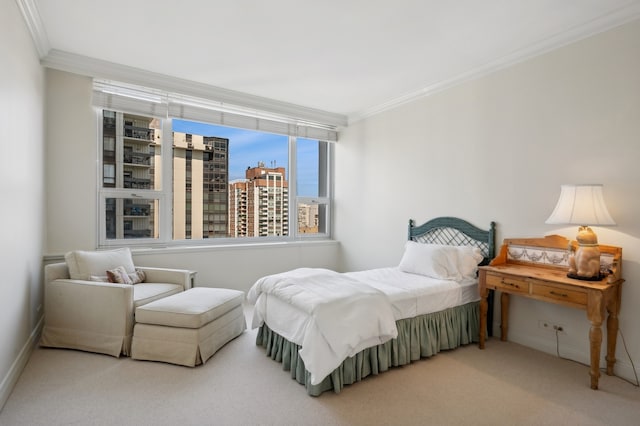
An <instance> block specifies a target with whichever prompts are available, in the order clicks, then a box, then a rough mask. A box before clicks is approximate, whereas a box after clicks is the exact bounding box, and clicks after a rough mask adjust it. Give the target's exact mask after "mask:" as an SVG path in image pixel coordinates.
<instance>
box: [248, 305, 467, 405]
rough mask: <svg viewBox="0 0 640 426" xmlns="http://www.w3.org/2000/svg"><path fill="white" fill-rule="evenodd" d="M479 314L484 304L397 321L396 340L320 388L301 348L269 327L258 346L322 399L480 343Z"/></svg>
mask: <svg viewBox="0 0 640 426" xmlns="http://www.w3.org/2000/svg"><path fill="white" fill-rule="evenodd" d="M479 313H480V303H479V302H472V303H468V304H466V305H462V306H457V307H454V308H450V309H447V310H444V311H440V312H435V313H432V314H426V315H420V316H418V317H415V318H408V319H402V320H399V321H396V325H397V327H398V337H397V338H396V339H392V340H390V341H388V342H386V343H384V344H382V345H377V346H373V347H371V348H367V349H364V350H363V351H361V352H358V353H357V354H356V355H355V356H353V357H350V358H347V359H346V360H344V362H343V363H342V364H341V365H340V366H339V367H338V368H336V369H335V370H334V371H333V372H332V373H331V374H330V375H328V376H327V377H326V378H325V379H324V380H323V381H322V382H321V383H319V384H317V385H311V379H310V374H309V372H308V371H307V370H306V369H305V366H304V362H303V361H302V358H300V356H299V354H298V351H299V349H300V346H298V345H296V344H295V343H291V342H289V341H288V340H286V339H285V338H284V337H282V336H280V335H279V334H277V333H275V332H274V331H272V330H271V329H270V328H269V327H268V326H267V325H266V324H263V325H262V326H261V327H260V329H259V330H258V335H257V338H256V344H257V345H260V346H263V347H264V348H265V349H266V352H267V356H270V357H271V358H272V359H273V360H274V361H278V362H281V363H282V367H283V369H284V370H285V371H290V372H291V378H292V379H295V380H296V381H297V382H298V383H300V384H303V385H305V387H306V389H307V393H308V394H309V395H311V396H318V395H320V394H321V393H322V392H325V391H328V390H332V389H333V391H334V392H336V393H339V392H340V390H341V389H342V388H343V387H344V386H345V385H350V384H353V383H355V382H358V381H360V380H362V379H364V378H365V377H367V376H369V375H371V374H379V373H382V372H384V371H387V370H388V369H389V368H391V367H397V366H401V365H406V364H410V363H411V362H413V361H417V360H419V359H420V358H427V357H430V356H433V355H435V354H437V353H438V352H440V351H443V350H447V349H454V348H457V347H458V346H462V345H467V344H469V343H472V342H477V341H478V336H479V332H478V331H479V330H480V319H479V318H480V316H479Z"/></svg>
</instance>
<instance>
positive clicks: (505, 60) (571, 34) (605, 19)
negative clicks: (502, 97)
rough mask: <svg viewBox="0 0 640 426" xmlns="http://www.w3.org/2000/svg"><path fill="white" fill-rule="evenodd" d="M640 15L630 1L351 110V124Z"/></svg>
mask: <svg viewBox="0 0 640 426" xmlns="http://www.w3.org/2000/svg"><path fill="white" fill-rule="evenodd" d="M639 18H640V4H639V3H638V2H637V1H633V2H630V3H628V4H627V5H625V6H623V7H621V8H619V9H617V10H615V11H613V12H611V13H609V14H607V15H603V16H601V17H599V18H596V19H593V20H591V21H590V22H587V23H585V24H582V25H578V26H575V27H573V28H571V29H569V30H567V31H563V32H561V33H558V34H556V35H555V36H552V37H548V38H546V39H543V40H541V41H539V42H537V43H534V44H532V45H530V46H528V47H526V48H524V49H520V50H517V51H515V52H513V53H511V54H509V55H506V56H503V57H501V58H499V59H497V60H495V61H492V62H488V63H486V64H484V65H481V66H479V67H476V68H474V69H471V70H469V71H467V72H464V73H462V74H459V75H457V76H455V77H453V78H449V79H445V80H442V81H438V82H436V83H433V84H430V85H428V86H426V87H423V88H421V89H419V90H416V91H414V92H410V93H407V94H405V95H402V96H399V97H397V98H393V99H391V100H389V101H387V102H384V103H382V104H379V105H376V106H373V107H371V108H367V109H365V110H362V111H360V112H357V113H354V114H349V116H348V121H349V124H352V123H355V122H357V121H360V120H363V119H365V118H368V117H371V116H374V115H377V114H380V113H382V112H385V111H388V110H391V109H394V108H397V107H399V106H401V105H404V104H407V103H410V102H413V101H415V100H418V99H421V98H424V97H427V96H430V95H433V94H435V93H437V92H441V91H443V90H445V89H449V88H451V87H454V86H457V85H459V84H462V83H464V82H466V81H470V80H475V79H478V78H480V77H483V76H486V75H488V74H491V73H494V72H496V71H499V70H501V69H504V68H507V67H510V66H512V65H515V64H517V63H520V62H524V61H526V60H528V59H531V58H534V57H536V56H540V55H542V54H544V53H547V52H550V51H552V50H555V49H558V48H560V47H563V46H566V45H568V44H571V43H575V42H578V41H580V40H583V39H585V38H588V37H591V36H594V35H596V34H599V33H602V32H604V31H607V30H610V29H613V28H615V27H618V26H620V25H624V24H626V23H628V22H631V21H634V20H636V19H639Z"/></svg>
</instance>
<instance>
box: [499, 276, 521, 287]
mask: <svg viewBox="0 0 640 426" xmlns="http://www.w3.org/2000/svg"><path fill="white" fill-rule="evenodd" d="M502 284H504V285H507V286H509V287H515V288H518V289H519V288H520V286H519V285H518V284H516V283H512V282H509V281H505V280H504V278H503V279H502Z"/></svg>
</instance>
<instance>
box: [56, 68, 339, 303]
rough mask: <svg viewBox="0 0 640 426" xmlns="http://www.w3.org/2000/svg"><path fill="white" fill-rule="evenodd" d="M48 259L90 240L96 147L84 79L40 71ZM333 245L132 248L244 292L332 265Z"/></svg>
mask: <svg viewBox="0 0 640 426" xmlns="http://www.w3.org/2000/svg"><path fill="white" fill-rule="evenodd" d="M46 75H47V108H46V113H47V119H48V122H49V126H48V132H47V137H48V145H49V147H50V149H49V151H48V157H47V169H48V171H47V194H48V203H47V236H48V238H47V242H48V244H47V247H46V255H47V257H48V258H51V259H53V260H54V261H55V260H56V259H60V257H61V256H62V255H63V254H64V253H65V252H67V251H69V250H76V249H84V250H93V249H95V248H96V246H97V228H96V226H97V225H96V224H97V210H96V205H97V188H96V182H97V176H98V169H97V167H98V161H97V158H98V152H97V129H98V124H97V123H96V114H95V112H94V109H93V108H92V107H91V85H92V82H91V79H90V78H88V77H84V76H80V75H76V74H71V73H67V72H63V71H56V70H47V72H46ZM337 253H338V244H337V243H335V242H307V243H295V244H286V245H285V244H275V245H258V246H250V245H244V246H219V247H210V248H203V247H192V248H178V249H146V250H140V249H135V250H134V261H135V263H136V264H138V265H141V266H164V267H173V268H184V269H191V270H195V271H197V275H196V285H199V286H208V287H228V288H235V289H238V290H244V291H246V290H248V289H249V287H250V286H251V285H252V284H253V283H254V282H255V280H256V279H257V278H259V277H261V276H263V275H266V274H271V273H276V272H282V271H285V270H288V269H292V268H297V267H299V266H301V265H304V266H315V267H327V268H336V265H337V262H338V260H337Z"/></svg>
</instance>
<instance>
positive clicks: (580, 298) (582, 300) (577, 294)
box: [531, 283, 587, 305]
mask: <svg viewBox="0 0 640 426" xmlns="http://www.w3.org/2000/svg"><path fill="white" fill-rule="evenodd" d="M531 294H534V295H536V296H542V297H546V298H548V299H553V300H560V301H564V302H568V303H574V304H578V305H586V304H587V293H586V292H584V291H579V290H578V291H576V290H569V289H566V288H561V287H554V286H549V285H544V284H537V283H534V284H533V285H532V288H531Z"/></svg>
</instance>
